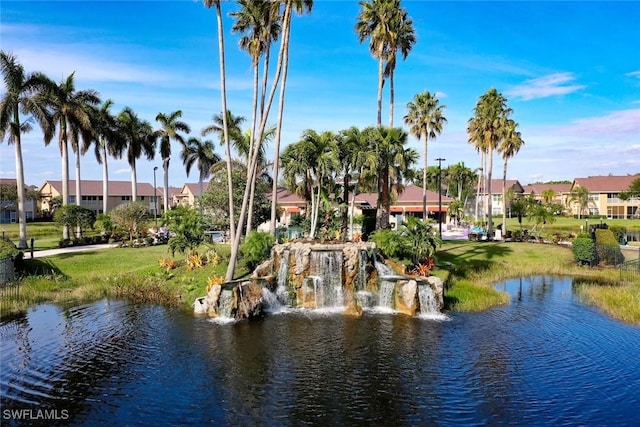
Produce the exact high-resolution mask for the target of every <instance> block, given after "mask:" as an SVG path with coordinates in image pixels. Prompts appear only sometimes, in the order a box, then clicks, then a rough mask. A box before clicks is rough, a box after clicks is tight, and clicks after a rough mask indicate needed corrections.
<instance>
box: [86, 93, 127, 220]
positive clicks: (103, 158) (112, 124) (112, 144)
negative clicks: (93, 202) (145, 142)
mask: <svg viewBox="0 0 640 427" xmlns="http://www.w3.org/2000/svg"><path fill="white" fill-rule="evenodd" d="M112 105H113V101H112V100H111V99H107V100H106V101H104V102H103V103H102V105H101V106H100V108H93V110H92V116H93V117H92V120H91V121H92V124H93V132H94V136H95V138H94V140H93V141H92V142H93V143H94V144H93V147H94V154H95V156H96V160H97V161H98V164H101V165H102V212H103V213H107V211H108V210H109V204H108V201H109V166H108V160H107V159H108V157H109V156H112V157H116V158H120V157H122V150H123V149H124V145H125V141H124V139H123V138H122V137H121V135H120V132H119V131H118V123H117V120H116V118H115V116H113V115H112V114H111V113H110V112H109V109H110V108H111V106H112ZM87 149H88V147H85V150H87Z"/></svg>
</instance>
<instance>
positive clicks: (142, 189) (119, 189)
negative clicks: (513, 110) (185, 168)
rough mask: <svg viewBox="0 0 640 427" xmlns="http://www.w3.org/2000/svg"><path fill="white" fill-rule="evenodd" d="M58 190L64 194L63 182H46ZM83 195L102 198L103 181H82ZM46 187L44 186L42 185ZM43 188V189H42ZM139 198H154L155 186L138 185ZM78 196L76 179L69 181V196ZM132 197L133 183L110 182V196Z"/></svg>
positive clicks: (143, 183)
mask: <svg viewBox="0 0 640 427" xmlns="http://www.w3.org/2000/svg"><path fill="white" fill-rule="evenodd" d="M46 183H49V184H51V186H52V187H53V188H55V189H56V191H57V192H58V193H62V181H46V182H45V184H46ZM80 183H81V188H80V190H81V191H82V194H83V195H85V196H93V195H96V196H101V195H102V181H101V180H84V179H83V180H82V181H81V182H80ZM42 186H44V184H43V185H42ZM40 188H42V187H40ZM137 189H138V196H153V194H154V191H153V185H151V184H148V183H146V182H139V183H138V184H137ZM75 194H76V181H75V179H70V180H69V195H71V196H74V195H75ZM130 195H131V181H109V196H130Z"/></svg>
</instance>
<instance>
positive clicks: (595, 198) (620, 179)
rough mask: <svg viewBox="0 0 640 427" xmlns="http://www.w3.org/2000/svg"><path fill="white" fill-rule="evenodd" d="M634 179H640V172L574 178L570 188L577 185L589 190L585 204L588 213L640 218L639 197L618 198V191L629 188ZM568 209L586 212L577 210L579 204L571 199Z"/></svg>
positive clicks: (609, 216) (613, 217)
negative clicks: (586, 203) (587, 200)
mask: <svg viewBox="0 0 640 427" xmlns="http://www.w3.org/2000/svg"><path fill="white" fill-rule="evenodd" d="M636 179H640V174H637V175H625V176H612V175H609V176H590V177H586V178H575V179H574V180H573V183H572V184H571V190H572V191H573V190H574V189H576V188H577V187H582V188H586V189H587V190H589V202H588V205H587V209H588V210H589V215H602V216H606V217H607V218H609V219H616V218H620V219H633V218H640V198H639V197H633V198H631V199H629V200H622V199H620V193H621V192H623V191H627V190H629V187H631V183H632V182H633V181H635V180H636ZM569 209H570V212H571V213H572V214H573V215H578V214H581V215H584V214H586V212H579V211H580V206H579V203H578V202H577V201H571V202H570V204H569Z"/></svg>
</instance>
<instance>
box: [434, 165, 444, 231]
mask: <svg viewBox="0 0 640 427" xmlns="http://www.w3.org/2000/svg"><path fill="white" fill-rule="evenodd" d="M445 160H446V159H443V158H441V157H438V158H437V159H436V161H437V162H438V230H439V232H440V240H442V162H444V161H445Z"/></svg>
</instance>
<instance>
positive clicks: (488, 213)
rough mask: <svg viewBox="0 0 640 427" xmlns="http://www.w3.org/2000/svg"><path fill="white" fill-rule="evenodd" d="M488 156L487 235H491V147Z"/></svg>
mask: <svg viewBox="0 0 640 427" xmlns="http://www.w3.org/2000/svg"><path fill="white" fill-rule="evenodd" d="M488 157H489V158H488V163H489V170H488V172H487V236H491V233H493V203H492V200H491V199H492V195H493V190H492V189H491V181H492V179H491V177H492V176H493V147H489V153H488Z"/></svg>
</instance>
